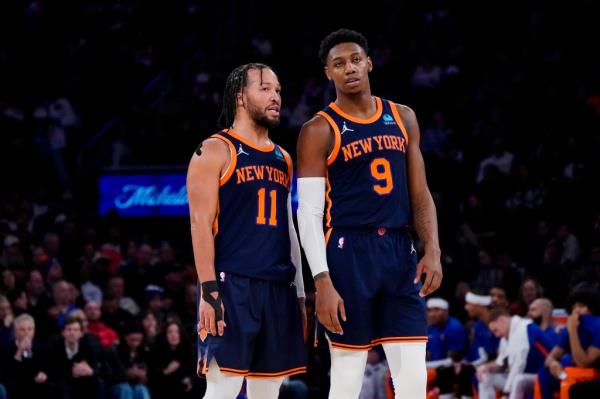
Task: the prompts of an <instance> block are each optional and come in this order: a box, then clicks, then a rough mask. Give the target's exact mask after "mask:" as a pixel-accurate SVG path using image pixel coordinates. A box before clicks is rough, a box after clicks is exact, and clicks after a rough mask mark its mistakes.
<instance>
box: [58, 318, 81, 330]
mask: <svg viewBox="0 0 600 399" xmlns="http://www.w3.org/2000/svg"><path fill="white" fill-rule="evenodd" d="M71 324H79V328H81V331H82V332H83V331H84V330H83V322H82V321H81V320H80V319H79V317H77V315H69V316H67V319H66V320H65V324H64V326H63V331H64V330H65V329H66V328H67V326H70V325H71Z"/></svg>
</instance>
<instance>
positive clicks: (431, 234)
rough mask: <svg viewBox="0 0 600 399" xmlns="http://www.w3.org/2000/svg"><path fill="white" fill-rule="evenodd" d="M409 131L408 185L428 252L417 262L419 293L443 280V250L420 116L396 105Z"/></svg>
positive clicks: (427, 291)
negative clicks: (421, 140)
mask: <svg viewBox="0 0 600 399" xmlns="http://www.w3.org/2000/svg"><path fill="white" fill-rule="evenodd" d="M397 108H398V112H399V113H400V115H401V118H402V121H403V122H404V126H405V128H406V131H407V134H408V151H407V165H408V188H409V193H410V202H411V207H412V213H413V220H414V226H415V229H416V230H417V234H418V235H419V239H420V240H421V241H422V242H423V244H424V249H425V254H424V255H423V257H422V258H421V260H420V261H419V263H418V265H417V272H416V275H415V284H416V283H418V282H419V280H420V279H421V277H422V275H423V274H424V275H425V279H424V281H423V287H422V288H421V291H420V295H421V296H425V295H428V294H430V293H432V292H433V291H435V290H437V289H438V288H439V286H440V284H441V282H442V265H441V261H440V257H441V251H440V243H439V239H438V224H437V214H436V209H435V203H434V202H433V197H432V196H431V192H430V191H429V187H428V186H427V178H426V175H425V162H424V161H423V155H422V154H421V150H420V148H419V142H420V132H419V124H418V122H417V117H416V116H415V113H414V112H413V110H412V109H410V108H409V107H406V106H403V105H397Z"/></svg>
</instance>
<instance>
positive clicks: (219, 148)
mask: <svg viewBox="0 0 600 399" xmlns="http://www.w3.org/2000/svg"><path fill="white" fill-rule="evenodd" d="M232 146H233V144H232V143H231V142H230V141H229V140H227V139H226V138H224V137H221V138H220V137H215V136H211V137H209V138H207V139H206V140H204V141H202V143H201V144H200V145H199V146H198V148H197V149H196V151H194V154H193V155H192V159H191V160H190V168H193V167H194V166H199V165H207V164H210V165H214V166H218V167H220V166H223V165H224V164H225V163H226V162H228V160H229V157H230V156H232V155H234V152H232V148H231V147H232ZM233 150H234V149H233Z"/></svg>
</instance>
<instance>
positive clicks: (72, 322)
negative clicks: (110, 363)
mask: <svg viewBox="0 0 600 399" xmlns="http://www.w3.org/2000/svg"><path fill="white" fill-rule="evenodd" d="M82 337H83V326H82V324H81V322H80V321H79V320H77V319H75V318H73V317H69V318H67V319H66V320H65V322H64V325H63V330H62V337H61V338H60V339H59V340H57V341H56V342H55V343H54V345H53V347H52V348H51V355H50V356H51V357H50V358H51V359H52V367H51V368H50V369H49V372H50V378H51V379H52V380H53V381H54V382H56V383H57V384H58V386H59V389H60V391H61V393H62V395H63V396H66V397H69V398H84V397H85V398H98V399H100V395H101V385H100V379H99V368H100V359H99V358H98V357H97V354H96V353H95V351H94V349H93V348H91V347H90V345H88V344H87V342H86V341H85V340H82Z"/></svg>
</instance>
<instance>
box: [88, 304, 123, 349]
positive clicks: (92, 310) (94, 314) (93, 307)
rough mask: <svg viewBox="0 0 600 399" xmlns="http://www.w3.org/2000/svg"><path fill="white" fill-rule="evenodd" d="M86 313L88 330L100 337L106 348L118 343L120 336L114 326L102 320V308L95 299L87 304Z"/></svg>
mask: <svg viewBox="0 0 600 399" xmlns="http://www.w3.org/2000/svg"><path fill="white" fill-rule="evenodd" d="M84 311H85V315H86V317H87V320H88V324H87V328H86V331H87V332H89V333H90V334H93V335H95V336H96V338H98V340H99V341H100V344H101V345H102V347H104V348H109V347H112V346H113V345H116V344H118V342H119V336H118V335H117V333H116V332H115V330H113V329H112V328H110V327H108V326H107V325H106V324H104V323H103V322H102V309H101V308H100V305H99V304H97V303H96V302H94V301H89V302H88V303H86V304H85V308H84Z"/></svg>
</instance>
